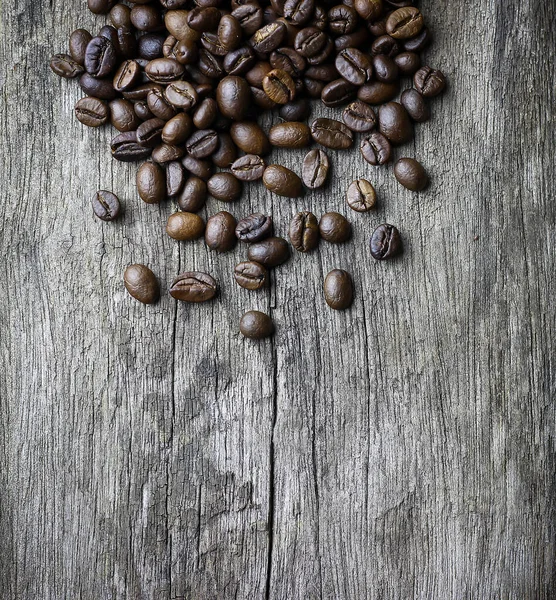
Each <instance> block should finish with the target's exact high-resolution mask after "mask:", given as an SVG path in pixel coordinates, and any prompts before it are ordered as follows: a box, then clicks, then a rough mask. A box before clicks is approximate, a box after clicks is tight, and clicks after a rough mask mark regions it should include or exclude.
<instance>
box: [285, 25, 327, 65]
mask: <svg viewBox="0 0 556 600" xmlns="http://www.w3.org/2000/svg"><path fill="white" fill-rule="evenodd" d="M329 41H330V38H329V37H328V36H327V35H326V33H324V32H323V31H321V30H320V29H317V28H316V27H305V29H302V30H301V31H300V32H299V33H298V34H297V35H296V36H295V44H294V47H295V50H296V52H297V53H298V54H301V56H304V57H305V58H314V57H315V56H318V55H319V54H320V53H321V52H322V51H323V50H324V49H325V48H326V46H327V44H328V42H329Z"/></svg>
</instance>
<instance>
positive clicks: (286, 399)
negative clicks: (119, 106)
mask: <svg viewBox="0 0 556 600" xmlns="http://www.w3.org/2000/svg"><path fill="white" fill-rule="evenodd" d="M84 5H85V2H84V1H83V0H80V1H79V2H70V1H69V0H51V1H50V2H36V1H33V0H22V1H20V2H16V3H13V2H2V3H0V11H1V13H0V14H1V22H0V32H1V34H0V35H1V39H0V79H1V81H0V89H1V93H2V105H1V112H0V118H1V122H0V141H1V146H0V147H1V153H0V155H1V160H2V176H1V180H0V190H1V194H0V223H1V231H2V236H1V240H0V248H1V257H2V258H1V260H0V282H1V292H0V319H1V321H0V322H1V329H0V360H1V368H0V451H1V454H0V540H1V543H0V589H1V592H0V596H1V597H2V599H6V600H11V599H17V600H28V599H31V598H43V599H44V600H61V599H71V600H77V599H79V600H120V599H121V600H124V599H129V600H151V599H152V600H170V599H182V600H185V599H187V600H215V599H218V600H220V599H223V600H227V599H232V598H234V599H239V600H242V599H255V600H258V599H270V600H316V599H319V600H331V599H338V600H348V599H349V600H352V599H353V600H360V599H364V598H370V599H400V600H405V599H408V598H418V599H423V600H424V599H433V600H436V599H441V600H444V599H462V600H463V599H466V600H467V599H474V600H485V599H504V600H505V599H515V600H534V599H548V598H555V597H556V591H555V590H556V569H555V558H554V557H555V551H556V548H555V546H556V543H555V526H554V523H555V517H556V510H555V497H556V477H555V473H554V468H555V462H556V461H555V449H554V431H555V425H556V424H555V409H554V387H555V364H554V349H553V348H554V342H555V341H556V331H555V326H556V323H555V310H554V298H555V296H556V277H555V276H554V252H555V244H556V235H555V219H556V201H555V198H554V178H555V174H556V163H555V154H556V151H555V147H556V135H555V127H554V125H555V124H554V106H555V103H556V97H555V96H556V94H555V84H554V65H555V61H554V59H555V54H556V51H555V48H556V36H555V33H554V22H555V19H556V14H555V13H556V10H555V5H554V3H553V2H542V1H540V0H520V1H518V0H507V1H505V2H499V1H497V0H479V1H478V2H446V1H445V0H422V3H421V5H422V8H423V11H424V13H425V14H426V15H427V18H428V20H429V22H430V24H431V27H432V29H433V31H434V34H435V38H436V41H435V44H434V46H433V48H432V49H431V50H430V51H429V52H428V54H427V62H429V63H430V64H431V65H433V66H436V67H439V68H442V69H443V70H444V71H445V72H446V74H447V76H448V78H449V83H450V90H449V92H448V93H447V94H446V95H445V96H444V97H443V98H442V99H439V100H438V101H436V102H435V103H434V119H433V120H432V121H431V122H430V123H429V124H426V125H424V126H421V127H419V129H418V133H417V136H416V140H415V143H414V144H413V145H411V146H410V147H407V148H403V149H401V150H400V151H399V152H398V156H399V155H400V154H401V155H403V154H405V155H409V156H415V157H417V158H419V159H421V160H422V162H423V163H424V164H425V165H426V167H427V168H428V170H429V171H430V173H431V176H432V185H431V187H430V189H429V190H428V191H427V192H426V193H422V194H413V193H410V192H408V191H406V190H403V189H401V188H400V187H399V186H398V185H397V184H396V182H395V181H394V179H393V176H392V170H391V168H390V169H386V168H384V169H377V170H373V169H371V168H370V167H369V166H367V165H366V163H364V162H363V160H362V159H361V157H360V156H359V153H358V152H357V151H355V150H354V151H353V152H348V153H343V154H341V155H340V154H338V155H337V156H336V155H334V156H333V157H332V158H333V160H334V176H333V181H332V184H331V185H330V186H329V187H328V188H327V189H325V190H324V191H321V192H318V193H312V194H310V195H308V196H306V197H305V198H303V199H299V200H295V201H290V200H286V199H278V198H273V197H270V196H269V195H268V194H267V193H266V192H265V191H264V189H263V188H262V187H261V186H256V185H255V186H252V187H251V188H250V189H249V190H248V192H247V193H246V194H245V197H244V198H243V200H242V201H241V202H240V203H239V204H237V205H234V206H232V208H231V210H232V212H233V213H234V214H235V215H236V216H242V215H245V214H248V213H249V212H251V211H253V210H255V209H263V210H264V211H268V212H269V213H272V214H273V216H274V218H275V221H276V223H277V224H278V229H279V231H280V233H282V234H285V233H286V231H287V224H288V222H289V220H290V218H291V216H292V215H293V214H294V213H295V212H296V211H297V210H300V209H312V210H313V211H314V212H315V213H317V214H321V213H322V212H324V211H325V209H328V210H339V211H340V212H343V213H346V214H347V213H349V217H350V218H351V219H352V221H353V223H354V229H355V236H354V239H353V241H352V242H350V243H349V244H347V245H345V246H342V247H334V246H332V245H326V244H322V245H321V247H320V250H319V251H318V252H316V253H314V254H312V255H309V256H302V255H299V254H297V255H295V256H294V257H293V258H292V260H291V261H290V262H289V263H288V264H286V265H285V266H283V267H281V268H279V269H278V270H277V271H276V280H275V285H273V287H272V290H271V291H270V292H268V293H265V292H263V293H260V294H257V293H248V292H247V291H246V290H242V289H238V288H237V287H236V286H235V284H234V282H233V279H232V276H231V271H232V268H233V265H234V264H235V263H236V262H238V261H239V260H240V259H241V258H242V257H243V256H244V255H245V249H244V248H242V247H238V248H237V250H236V251H235V252H233V253H230V254H227V255H224V256H222V257H220V256H215V255H214V254H211V253H210V252H208V251H207V250H206V248H205V246H204V244H203V243H201V242H199V243H196V244H182V245H180V244H178V243H176V242H174V241H172V240H170V239H169V238H168V237H166V236H165V234H164V223H165V220H166V218H167V216H168V214H170V212H171V211H172V206H170V205H169V204H165V205H162V206H160V207H153V206H147V205H145V204H143V203H141V202H140V201H139V200H138V198H137V196H136V192H135V189H134V174H135V167H133V166H130V165H124V164H116V163H115V162H112V160H111V158H110V155H109V151H108V148H107V144H108V141H109V139H110V137H111V133H110V131H109V130H108V129H106V130H104V131H91V130H86V129H85V128H83V127H82V126H81V125H80V124H79V123H78V122H77V121H76V120H75V119H74V117H73V115H72V109H73V105H74V104H75V102H76V100H77V99H78V98H79V97H80V96H81V93H80V91H79V89H78V86H77V85H76V84H75V82H73V83H68V82H66V81H62V80H59V79H58V78H56V77H55V76H54V75H53V74H52V73H51V72H50V70H49V69H48V57H49V56H50V55H51V54H52V53H54V52H59V51H63V50H65V47H66V42H65V40H66V38H67V36H68V35H69V33H70V32H71V31H72V30H73V29H74V28H76V27H77V26H85V27H87V28H89V29H91V30H95V28H98V27H99V26H100V25H101V23H103V22H104V21H103V19H101V18H95V17H93V16H92V15H90V14H88V12H87V11H86V9H85V7H84ZM331 154H333V153H331ZM301 156H303V152H301V151H299V152H296V153H295V154H294V155H293V157H292V156H290V157H285V155H283V154H282V155H280V154H278V160H283V161H285V162H286V164H289V165H290V166H292V165H293V166H294V168H297V169H299V159H300V157H301ZM361 176H366V177H368V178H369V179H370V180H371V181H373V182H374V183H375V184H376V187H377V189H378V191H379V195H380V208H379V209H378V211H376V212H375V213H372V214H367V215H358V214H355V213H352V212H351V211H349V209H347V207H346V205H345V200H344V192H345V189H346V188H347V185H348V183H349V182H350V181H351V180H352V179H353V178H355V177H361ZM97 189H112V190H114V191H115V192H117V193H118V194H119V195H120V196H121V197H122V199H123V200H124V203H125V216H124V218H123V219H122V220H121V221H119V222H117V223H112V224H110V223H109V224H102V223H100V222H98V221H97V220H95V219H94V218H93V217H92V214H91V209H90V198H91V196H92V194H93V192H94V191H95V190H97ZM223 208H225V207H224V206H223V205H222V204H220V203H217V202H215V201H211V202H209V204H208V207H207V211H206V214H211V213H213V212H216V211H217V210H222V209H223ZM384 221H387V222H390V223H393V224H395V225H397V226H398V227H399V229H400V231H401V232H402V235H403V238H404V241H405V247H406V252H405V255H404V256H403V258H401V259H399V260H396V261H393V262H390V263H388V264H379V263H377V262H375V261H373V260H372V259H371V258H370V256H369V253H368V249H367V244H368V237H369V234H370V232H371V230H372V229H373V227H374V226H375V225H377V224H378V223H380V222H384ZM136 261H137V262H145V263H146V264H148V265H150V266H151V267H152V268H153V269H154V271H155V272H156V273H157V275H158V276H159V277H160V280H161V282H162V286H163V288H164V289H165V288H166V287H167V285H168V282H169V281H170V280H171V279H172V278H173V277H174V276H175V275H176V274H177V273H179V272H180V271H181V270H185V269H191V268H196V269H201V270H203V269H206V270H207V271H209V272H212V273H214V274H215V276H216V277H217V279H218V280H219V281H220V283H221V287H222V294H221V297H220V298H219V299H218V300H217V301H216V302H214V303H211V304H208V305H203V306H188V305H185V304H181V303H180V304H177V303H176V302H175V301H173V300H172V299H171V298H169V297H168V296H167V295H164V296H163V298H162V300H161V302H160V303H159V304H157V305H155V306H151V307H145V306H142V305H140V304H138V303H136V302H134V301H132V300H131V299H130V298H129V296H128V295H127V294H126V292H125V291H124V288H123V285H122V273H123V270H124V268H125V266H126V265H127V264H129V263H131V262H136ZM334 267H339V268H347V269H348V270H350V271H351V272H352V273H353V276H354V279H355V282H356V301H355V304H354V306H353V308H352V310H350V311H348V312H345V313H338V312H332V311H331V310H329V309H328V307H327V306H326V305H325V303H324V301H323V298H322V293H321V287H322V280H323V275H324V274H325V273H326V272H327V271H328V270H330V269H331V268H334ZM253 308H257V309H262V310H266V311H268V312H269V313H270V314H271V315H272V317H273V318H274V320H275V322H276V324H277V328H278V331H277V335H276V337H275V339H274V340H272V341H268V340H267V341H264V342H262V343H252V342H250V341H247V340H245V339H242V337H241V336H240V335H239V332H238V321H239V318H240V316H241V314H242V313H243V312H244V311H245V310H248V309H253Z"/></svg>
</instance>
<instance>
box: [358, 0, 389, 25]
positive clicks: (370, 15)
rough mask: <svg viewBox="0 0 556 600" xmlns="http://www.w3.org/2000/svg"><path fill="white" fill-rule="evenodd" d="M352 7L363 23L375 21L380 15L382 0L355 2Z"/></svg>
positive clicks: (359, 0) (360, 0)
mask: <svg viewBox="0 0 556 600" xmlns="http://www.w3.org/2000/svg"><path fill="white" fill-rule="evenodd" d="M353 7H354V8H355V10H356V11H357V12H358V14H359V16H360V17H361V18H362V19H363V20H364V21H370V22H372V21H376V20H377V19H379V18H380V16H381V15H382V0H355V2H354V3H353Z"/></svg>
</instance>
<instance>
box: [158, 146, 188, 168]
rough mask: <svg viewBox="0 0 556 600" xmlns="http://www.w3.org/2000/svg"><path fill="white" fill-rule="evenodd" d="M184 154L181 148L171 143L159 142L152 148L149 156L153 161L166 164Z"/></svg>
mask: <svg viewBox="0 0 556 600" xmlns="http://www.w3.org/2000/svg"><path fill="white" fill-rule="evenodd" d="M183 155H184V150H183V148H180V147H179V146H172V145H171V144H159V145H158V146H157V147H156V148H153V151H152V155H151V158H152V160H154V162H157V163H160V164H166V163H169V162H172V161H173V160H179V159H180V158H181V157H182V156H183Z"/></svg>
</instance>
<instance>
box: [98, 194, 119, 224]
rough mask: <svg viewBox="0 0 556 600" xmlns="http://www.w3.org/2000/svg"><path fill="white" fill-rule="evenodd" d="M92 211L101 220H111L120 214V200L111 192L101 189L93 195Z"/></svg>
mask: <svg viewBox="0 0 556 600" xmlns="http://www.w3.org/2000/svg"><path fill="white" fill-rule="evenodd" d="M93 212H94V213H95V215H96V216H97V217H98V218H99V219H102V220H103V221H113V220H114V219H116V218H117V217H118V215H119V214H120V201H119V199H118V196H116V195H115V194H113V193H112V192H107V191H106V190H101V191H100V192H97V193H96V194H95V195H94V197H93Z"/></svg>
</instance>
